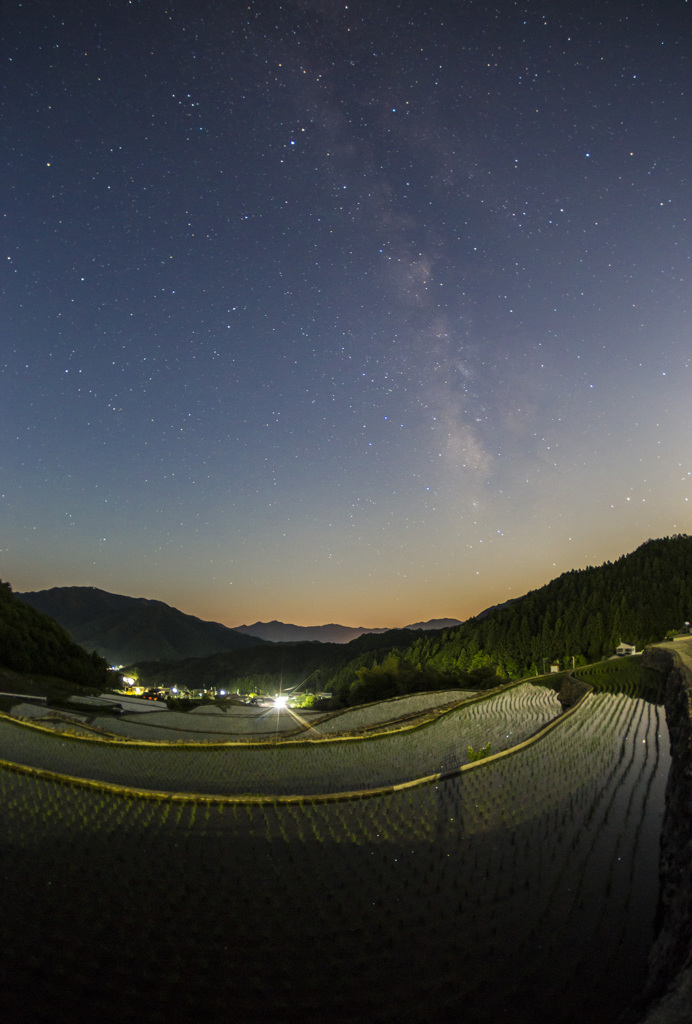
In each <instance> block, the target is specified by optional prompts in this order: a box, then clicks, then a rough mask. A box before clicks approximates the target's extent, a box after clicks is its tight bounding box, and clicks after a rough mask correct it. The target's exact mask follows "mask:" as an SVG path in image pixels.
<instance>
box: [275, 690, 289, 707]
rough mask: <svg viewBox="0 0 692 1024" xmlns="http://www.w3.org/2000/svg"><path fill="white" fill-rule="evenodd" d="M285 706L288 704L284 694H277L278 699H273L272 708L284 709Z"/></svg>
mask: <svg viewBox="0 0 692 1024" xmlns="http://www.w3.org/2000/svg"><path fill="white" fill-rule="evenodd" d="M287 704H288V697H287V696H286V694H285V693H282V694H279V696H278V697H275V698H274V707H275V708H285V707H286V705H287Z"/></svg>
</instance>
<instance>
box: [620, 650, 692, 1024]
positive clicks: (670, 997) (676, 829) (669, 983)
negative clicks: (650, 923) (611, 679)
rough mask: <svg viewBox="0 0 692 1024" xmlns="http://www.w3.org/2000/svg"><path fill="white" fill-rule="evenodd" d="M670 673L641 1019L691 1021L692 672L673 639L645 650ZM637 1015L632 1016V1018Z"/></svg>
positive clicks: (666, 1023) (673, 1023)
mask: <svg viewBox="0 0 692 1024" xmlns="http://www.w3.org/2000/svg"><path fill="white" fill-rule="evenodd" d="M644 663H645V664H646V665H647V666H648V667H650V668H654V669H656V670H657V671H659V672H662V673H665V674H666V675H667V683H666V719H667V722H668V731H669V733H670V743H671V755H672V763H671V768H670V774H669V776H668V784H667V787H666V810H665V817H664V820H663V829H662V832H661V860H660V896H659V910H658V922H657V936H656V939H655V941H654V944H653V946H652V948H651V953H650V957H649V974H648V978H647V983H646V988H645V991H644V997H643V1000H642V1003H641V1004H640V1012H639V1013H638V1014H637V1016H636V1018H634V1019H636V1020H637V1021H639V1022H641V1024H690V1022H692V673H690V671H689V669H686V668H685V667H684V663H683V661H681V659H680V657H678V656H676V654H675V651H674V648H673V646H672V645H666V646H665V647H653V648H649V649H647V650H646V651H645V652H644ZM630 1019H633V1018H630Z"/></svg>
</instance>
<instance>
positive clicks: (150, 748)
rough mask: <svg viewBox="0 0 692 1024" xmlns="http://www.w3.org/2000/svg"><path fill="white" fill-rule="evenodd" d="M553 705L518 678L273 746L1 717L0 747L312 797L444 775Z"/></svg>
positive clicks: (188, 781)
mask: <svg viewBox="0 0 692 1024" xmlns="http://www.w3.org/2000/svg"><path fill="white" fill-rule="evenodd" d="M559 711H560V705H559V703H558V701H557V698H556V697H555V694H554V693H553V691H552V690H548V689H544V688H542V687H537V686H532V685H530V684H523V685H521V686H516V687H511V688H509V689H507V690H504V691H502V692H500V693H497V694H496V695H494V696H491V697H489V698H487V699H485V700H483V701H480V702H477V703H471V704H469V705H461V706H459V707H458V708H455V709H452V710H450V711H449V712H447V713H446V714H443V715H441V716H440V717H438V718H436V719H435V720H433V721H431V722H428V723H426V724H425V725H422V726H417V727H414V728H411V729H400V730H396V731H391V732H385V733H383V734H378V735H376V736H369V735H366V736H365V737H362V738H358V739H336V738H332V739H327V740H324V741H322V740H321V739H320V735H321V734H320V733H319V732H317V733H316V735H315V738H314V740H304V739H300V740H296V741H295V742H292V743H289V742H287V743H283V744H281V745H278V746H267V745H249V744H247V743H244V744H220V745H214V746H212V745H209V744H205V745H198V746H196V747H189V746H186V747H182V746H176V745H174V744H173V745H171V744H165V745H164V744H158V745H144V744H137V743H127V744H125V743H112V742H108V741H106V740H100V739H97V738H94V739H89V738H85V737H74V738H71V737H66V736H55V735H53V734H52V733H51V732H49V731H46V730H42V729H38V728H34V727H32V726H28V725H26V726H23V725H19V724H17V723H15V722H13V721H11V720H10V719H7V718H2V719H0V750H2V752H3V756H4V757H5V759H6V760H8V761H11V762H15V763H17V764H22V765H28V766H31V767H34V768H42V769H45V770H47V771H52V772H59V773H61V774H65V775H69V776H74V777H77V778H82V779H94V780H98V781H100V782H109V783H114V784H116V785H121V786H131V787H136V788H143V789H151V790H157V791H162V792H172V793H182V792H185V793H200V794H208V795H215V796H231V795H235V796H240V795H243V794H263V795H273V794H280V795H293V794H298V795H314V794H322V793H339V792H349V791H353V790H371V789H378V788H381V787H383V786H391V785H397V784H401V783H404V782H408V781H410V780H411V779H416V778H420V777H423V776H427V775H432V774H434V773H436V772H443V771H449V770H451V769H454V768H456V767H458V766H459V765H461V764H464V763H465V762H466V761H467V759H468V757H467V750H468V746H469V745H471V746H473V747H474V748H477V747H480V746H483V745H484V744H486V743H488V742H490V744H491V746H492V749H493V751H498V750H502V749H504V748H506V747H510V746H513V745H514V744H515V743H517V742H520V741H521V740H523V739H525V738H526V737H527V736H530V735H531V734H532V733H533V732H536V730H537V729H539V728H540V727H541V726H542V725H544V724H545V723H546V722H548V721H550V720H551V719H552V718H554V717H555V716H556V715H557V714H558V713H559ZM116 721H117V720H116Z"/></svg>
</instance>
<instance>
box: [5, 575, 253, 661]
mask: <svg viewBox="0 0 692 1024" xmlns="http://www.w3.org/2000/svg"><path fill="white" fill-rule="evenodd" d="M18 597H19V598H20V599H21V600H22V601H25V602H26V604H29V605H31V606H32V607H33V608H36V609H37V610H38V611H40V612H43V613H44V614H46V615H50V616H52V617H53V618H54V619H56V621H57V622H59V623H60V625H61V626H63V627H64V628H65V629H67V630H68V631H69V632H70V634H71V635H72V637H73V638H74V640H75V641H76V642H77V643H78V644H81V645H82V646H83V647H86V648H87V649H88V650H95V651H98V653H99V654H100V655H102V656H103V657H104V658H106V659H107V660H108V661H109V662H110V663H111V664H116V665H129V664H132V663H133V662H135V661H157V660H159V659H162V658H163V659H169V660H177V659H179V658H203V657H205V656H207V655H210V654H216V653H217V652H219V651H234V650H238V649H239V648H248V647H255V646H257V645H258V644H261V643H263V641H262V640H260V639H258V638H257V637H249V636H243V635H242V634H241V633H237V632H236V631H235V630H234V629H230V628H229V627H228V626H223V625H221V623H219V622H205V621H204V620H202V619H198V618H196V617H195V616H194V615H185V614H184V612H181V611H178V610H177V608H171V607H170V605H167V604H164V602H163V601H150V600H148V599H147V598H144V597H124V596H122V595H120V594H109V593H107V592H106V591H105V590H97V589H96V588H95V587H53V588H52V589H51V590H39V591H34V592H31V593H27V594H19V595H18Z"/></svg>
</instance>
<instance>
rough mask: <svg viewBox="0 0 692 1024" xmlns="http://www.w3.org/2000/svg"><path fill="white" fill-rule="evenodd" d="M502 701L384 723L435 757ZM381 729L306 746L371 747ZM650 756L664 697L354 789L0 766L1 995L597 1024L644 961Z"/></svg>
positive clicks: (655, 792)
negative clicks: (319, 795) (291, 792)
mask: <svg viewBox="0 0 692 1024" xmlns="http://www.w3.org/2000/svg"><path fill="white" fill-rule="evenodd" d="M533 689H534V688H533V687H531V688H530V690H533ZM517 690H518V691H519V692H517V693H515V696H514V697H513V698H512V701H514V702H515V703H514V708H515V711H517V713H518V709H519V707H522V708H523V710H522V714H523V713H524V712H525V713H526V714H527V716H528V717H529V718H530V719H531V721H530V725H528V726H526V727H525V726H523V725H520V723H516V722H513V723H512V724H513V726H515V727H516V732H515V729H514V728H513V729H512V731H511V732H512V735H511V737H508V736H507V734H505V739H507V738H511V739H515V738H517V736H523V735H525V734H526V733H528V732H530V731H533V729H534V727H535V718H533V717H532V716H533V715H534V714H535V715H537V717H538V718H539V719H540V717H541V715H542V714H543V712H542V711H541V712H535V711H534V710H532V703H531V702H532V700H533V699H534V695H533V694H531V692H530V691H529V692H521V690H522V688H521V687H519V688H517ZM546 692H547V691H546ZM511 693H512V691H508V692H507V694H506V695H505V698H506V699H507V700H508V699H509V695H510V694H511ZM507 700H506V706H505V707H504V710H503V709H502V707H501V702H499V701H498V702H496V703H495V704H493V702H482V703H480V704H477V705H473V711H472V713H471V708H467V709H466V713H465V714H461V713H460V712H452V713H450V714H447V715H444V716H443V717H442V718H440V719H438V720H437V721H436V722H434V723H431V724H430V725H428V726H426V727H424V728H422V729H416V730H412V731H409V732H407V733H402V734H401V735H402V737H404V738H406V739H408V741H410V742H415V741H416V740H417V741H418V743H419V747H420V749H419V751H418V753H417V754H415V753H414V749H413V747H411V751H410V754H411V764H413V765H415V764H418V763H420V764H421V765H423V766H425V767H426V768H429V767H431V766H434V765H436V764H438V763H440V764H441V763H443V762H444V760H445V757H446V756H447V755H446V751H448V750H452V751H453V752H454V753H458V751H459V748H460V747H463V745H464V744H465V743H467V742H472V741H471V740H469V736H470V735H471V733H470V732H469V731H468V730H469V729H471V728H476V729H477V731H476V732H475V733H474V734H473V735H474V736H475V737H476V740H475V743H474V746H478V745H481V743H482V742H485V741H486V739H487V738H491V737H492V735H494V733H493V732H492V730H493V729H495V728H497V727H498V726H499V722H500V720H502V721H503V722H504V723H505V725H504V726H503V728H507V713H508V709H510V708H511V707H512V706H513V705H512V701H509V703H507ZM521 701H525V702H526V704H525V706H523V705H521V704H517V703H516V702H521ZM539 705H540V701H539ZM503 716H504V717H503ZM450 723H451V725H453V726H454V729H455V730H456V731H457V732H458V734H459V736H458V737H457V739H456V741H455V742H456V747H454V744H453V742H452V739H451V736H452V732H453V730H452V728H451V725H450ZM473 723H476V724H475V725H473ZM440 726H443V728H442V729H440V728H439V727H440ZM13 728H14V729H15V730H17V729H19V727H17V726H14V727H13ZM445 730H448V731H445ZM24 732H25V733H27V734H28V733H30V732H31V730H24ZM462 734H463V739H461V738H460V737H461V735H462ZM14 735H15V736H16V733H15V734H14ZM498 736H499V729H498ZM7 738H8V733H7V731H5V732H3V733H1V734H0V749H1V750H2V751H3V753H4V754H5V756H6V757H8V756H9V755H8V753H7V746H6V740H7ZM48 739H49V740H50V741H51V742H52V743H53V744H57V745H58V747H61V746H62V747H65V748H68V747H69V748H70V749H74V748H77V747H81V748H83V749H87V748H91V749H93V750H96V749H104V747H103V745H99V744H84V743H82V742H81V741H76V740H63V739H61V738H60V737H55V736H49V737H48ZM387 741H388V740H387V738H386V737H384V738H382V739H376V740H371V741H355V742H353V741H337V742H336V743H329V742H327V743H319V744H313V745H312V749H313V750H314V752H315V754H316V755H317V756H325V755H326V752H327V751H328V750H329V749H330V748H333V749H335V750H337V749H344V750H346V749H353V750H359V751H362V752H365V751H367V750H368V749H372V751H378V752H380V753H381V755H382V760H383V761H388V760H389V757H390V755H391V751H392V749H395V748H392V747H389V746H386V745H384V744H386V742H387ZM25 749H26V748H25ZM37 749H38V748H37ZM45 749H48V748H47V747H45V748H44V750H45ZM50 749H53V750H55V749H56V747H52V748H50ZM119 749H120V747H119ZM123 749H127V751H128V752H129V753H131V754H135V755H137V756H138V755H139V749H138V748H136V749H134V750H132V749H131V748H130V746H129V745H127V747H126V748H125V747H124V745H123ZM236 749H237V748H233V751H234V753H235V750H236ZM291 749H292V748H291V747H290V746H281V747H280V748H278V749H277V750H276V751H274V750H273V749H266V748H264V749H259V750H258V751H257V753H258V754H262V755H271V756H274V754H275V753H276V754H280V755H281V756H285V755H287V754H290V752H291ZM401 749H402V751H403V750H404V748H403V747H402V748H401ZM426 749H427V752H425V751H426ZM32 752H33V750H32ZM155 753H156V754H158V755H163V756H165V757H168V756H169V755H171V756H172V755H173V754H175V753H178V754H183V755H187V754H192V753H194V751H184V750H182V751H177V752H176V751H168V750H163V751H162V750H156V751H155ZM211 753H215V751H211ZM243 753H244V754H248V753H252V751H250V750H245V751H244V752H243ZM366 756H369V755H366ZM417 757H418V758H421V761H420V762H418V761H416V760H415V759H416V758H417ZM668 763H669V753H668V741H667V730H666V726H665V718H664V714H663V709H662V708H660V707H657V706H656V705H652V704H647V703H645V702H644V701H641V700H635V699H632V698H630V697H626V696H623V695H611V694H602V695H601V694H598V695H592V696H590V697H588V698H587V699H586V700H585V701H584V703H583V704H582V705H581V706H580V707H579V708H578V709H577V710H576V711H575V712H574V713H573V714H572V715H571V716H569V717H566V718H564V719H563V720H561V722H560V723H559V725H558V726H557V727H555V728H554V729H552V730H551V731H549V732H548V733H547V734H545V735H544V736H543V738H541V739H539V740H538V741H536V742H535V743H532V744H530V745H528V746H526V747H524V748H523V749H521V750H519V751H517V752H516V753H514V754H512V755H511V756H509V757H507V758H504V759H502V760H497V761H489V762H479V763H477V764H475V765H473V766H469V767H468V768H467V769H466V770H464V771H463V772H462V773H459V774H456V775H455V776H453V777H451V778H447V779H445V780H438V781H437V782H435V783H433V784H429V785H424V786H420V787H414V788H411V789H406V790H399V791H394V792H387V793H384V794H381V795H379V796H374V797H369V798H365V799H357V800H346V801H337V802H333V803H330V802H327V803H323V802H312V801H311V800H310V799H309V796H308V797H306V799H305V800H303V802H302V803H290V804H281V803H268V804H267V803H249V804H242V803H230V804H224V803H217V804H214V803H212V802H201V801H199V800H194V799H192V800H189V801H187V802H184V801H183V802H181V801H175V800H172V799H166V798H157V799H154V798H150V799H142V798H136V797H134V796H127V795H124V794H119V793H111V792H99V791H96V790H90V789H86V788H82V787H79V786H75V787H70V786H66V785H63V784H59V783H57V782H55V781H50V780H48V779H43V778H36V777H33V776H31V775H27V774H22V773H19V772H13V771H9V770H0V851H1V853H2V865H3V871H4V878H5V880H6V884H5V887H4V897H3V911H4V912H3V915H2V917H1V918H0V941H1V942H2V946H3V951H4V956H3V958H2V961H0V962H1V963H2V967H0V984H1V985H2V991H3V1005H4V1007H5V1012H6V1014H7V1016H8V1019H13V1020H31V1021H32V1022H33V1021H42V1020H45V1021H46V1022H47V1021H51V1022H54V1021H70V1022H81V1021H89V1022H92V1021H93V1020H96V1019H98V1020H99V1021H102V1022H105V1024H110V1022H115V1021H118V1024H122V1021H123V1020H146V1021H152V1022H153V1021H163V1020H166V1019H169V1020H174V1019H175V1020H179V1019H185V1018H186V1017H187V1018H188V1019H194V1020H204V1021H213V1022H218V1024H222V1022H223V1024H226V1022H227V1021H228V1020H229V1019H234V1020H239V1021H250V1020H271V1021H277V1022H293V1021H296V1022H297V1021H301V1022H304V1021H305V1019H306V1018H308V1019H309V1018H312V1019H313V1020H329V1021H337V1022H354V1021H361V1020H368V1021H373V1022H375V1024H378V1022H379V1024H393V1022H395V1021H396V1022H404V1024H422V1022H424V1021H425V1022H427V1021H430V1020H434V1021H436V1022H439V1024H451V1022H452V1021H454V1022H455V1024H456V1022H458V1021H464V1022H465V1024H480V1022H487V1021H488V1020H501V1021H507V1022H510V1021H511V1022H512V1024H529V1021H530V1022H532V1024H533V1022H535V1021H536V1020H546V1021H548V1020H549V1021H551V1024H586V1022H587V1021H588V1022H589V1024H593V1022H596V1021H599V1022H600V1021H607V1020H615V1019H616V1018H617V1015H618V1014H619V1013H620V1011H621V1010H622V1009H623V1007H624V1006H625V1005H626V1003H627V1001H628V1000H629V999H630V998H631V997H632V995H633V994H634V993H635V992H636V990H637V987H638V986H639V984H640V983H641V981H642V980H643V977H644V973H645V964H646V955H647V950H648V946H649V943H650V940H651V937H652V928H653V918H654V911H655V904H656V885H655V879H656V871H657V856H658V834H659V830H660V822H661V815H662V810H663V792H664V787H665V781H666V777H667V770H668ZM136 764H137V771H136V772H134V774H135V775H136V776H137V777H138V779H139V781H140V783H141V780H142V775H141V772H142V768H143V765H145V762H139V761H138V762H136ZM373 765H374V760H373V761H372V762H370V761H369V762H368V771H367V772H365V775H366V776H367V777H369V775H370V772H371V770H374V769H373V768H372V766H373ZM205 770H206V769H205ZM349 770H351V771H353V773H354V778H355V777H356V776H357V773H358V769H357V767H356V766H355V765H354V766H352V767H351V769H349ZM409 770H410V766H409ZM275 771H276V769H275V768H274V767H272V769H271V770H268V771H267V772H266V775H265V779H266V780H269V781H270V782H271V783H272V784H274V783H275V779H276V775H275ZM384 775H386V773H384ZM390 775H391V773H390ZM387 777H389V776H387ZM157 778H158V776H157ZM314 778H315V776H313V781H314ZM349 778H350V776H349ZM349 785H350V783H349ZM189 788H190V787H188V790H189ZM241 788H242V787H241Z"/></svg>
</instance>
